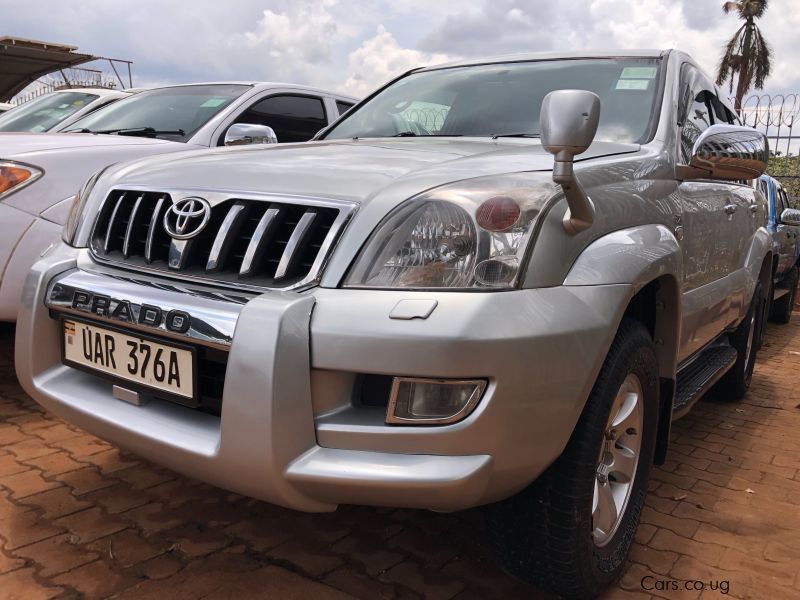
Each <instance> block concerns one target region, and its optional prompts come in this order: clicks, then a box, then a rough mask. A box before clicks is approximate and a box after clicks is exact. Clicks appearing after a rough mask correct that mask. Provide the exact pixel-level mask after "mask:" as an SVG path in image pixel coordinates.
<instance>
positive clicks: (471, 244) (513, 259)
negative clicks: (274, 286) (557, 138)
mask: <svg viewBox="0 0 800 600" xmlns="http://www.w3.org/2000/svg"><path fill="white" fill-rule="evenodd" d="M555 192H556V189H555V186H554V184H553V183H552V182H551V181H550V180H549V179H545V178H544V177H542V176H541V175H540V174H536V173H520V174H517V175H507V176H503V177H487V178H480V179H475V180H471V181H466V182H459V183H457V184H451V185H447V186H444V187H440V188H436V189H434V190H431V191H429V192H425V193H423V194H421V195H420V196H416V197H414V198H411V199H410V200H407V201H406V202H404V203H403V204H401V205H400V206H398V207H397V208H396V209H395V210H394V211H393V212H392V213H390V214H389V216H388V217H387V218H386V219H384V220H383V222H382V223H381V224H380V225H378V227H377V228H376V230H375V231H374V232H373V233H372V235H371V236H370V238H369V240H368V241H367V243H366V245H365V246H364V248H363V249H362V250H361V252H360V253H359V256H358V258H357V259H356V261H355V264H354V266H353V268H352V269H351V270H350V273H349V274H348V276H347V278H346V280H345V284H344V285H345V287H361V288H411V289H434V288H447V289H508V288H513V287H514V286H515V285H516V284H517V282H518V279H519V274H520V270H521V268H522V265H523V264H524V262H525V252H526V249H527V245H528V240H529V239H530V237H531V235H532V234H533V228H534V225H535V224H536V220H537V218H538V216H539V214H540V213H541V210H542V208H543V207H544V205H545V203H546V201H547V199H548V198H550V197H551V196H552V195H553V194H554V193H555Z"/></svg>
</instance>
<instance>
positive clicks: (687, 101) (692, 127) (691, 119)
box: [680, 65, 724, 164]
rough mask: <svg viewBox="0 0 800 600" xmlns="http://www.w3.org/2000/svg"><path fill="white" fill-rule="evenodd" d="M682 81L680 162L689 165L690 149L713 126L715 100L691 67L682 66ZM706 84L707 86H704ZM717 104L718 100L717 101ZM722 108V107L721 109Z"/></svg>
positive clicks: (697, 73) (700, 76)
mask: <svg viewBox="0 0 800 600" xmlns="http://www.w3.org/2000/svg"><path fill="white" fill-rule="evenodd" d="M681 81H682V88H681V89H682V90H683V93H682V100H683V106H682V109H681V116H682V119H681V123H680V126H681V161H682V162H683V164H689V161H690V159H691V157H692V148H693V147H694V143H695V142H696V141H697V138H698V137H700V134H701V133H703V131H705V130H706V129H708V128H709V127H711V126H712V125H713V124H714V110H713V108H712V98H713V99H714V100H716V96H715V95H714V92H712V91H710V90H711V89H713V88H712V87H711V85H710V82H706V81H705V78H704V77H703V76H702V75H701V74H700V73H699V72H698V71H697V70H696V69H695V68H694V67H692V66H691V65H684V69H683V76H682V77H681ZM706 83H708V84H707V85H704V84H706ZM717 102H719V100H717ZM723 108H724V107H723Z"/></svg>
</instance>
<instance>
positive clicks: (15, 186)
mask: <svg viewBox="0 0 800 600" xmlns="http://www.w3.org/2000/svg"><path fill="white" fill-rule="evenodd" d="M43 174H44V171H42V170H41V169H39V168H37V167H34V166H33V165H26V164H24V163H18V162H7V161H4V162H0V198H5V197H6V196H8V195H9V194H13V193H14V192H16V191H18V190H20V189H22V188H24V187H25V186H26V185H30V184H31V183H33V182H34V181H36V180H37V179H39V177H41V176H42V175H43Z"/></svg>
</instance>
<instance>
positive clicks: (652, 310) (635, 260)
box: [564, 224, 683, 380]
mask: <svg viewBox="0 0 800 600" xmlns="http://www.w3.org/2000/svg"><path fill="white" fill-rule="evenodd" d="M682 277H683V253H682V251H681V248H680V245H679V244H678V240H677V239H675V236H674V235H673V234H672V232H671V231H670V230H669V229H668V228H667V227H665V226H663V225H654V224H652V225H639V226H636V227H630V228H628V229H620V230H618V231H614V232H612V233H609V234H606V235H604V236H602V237H600V238H598V239H597V240H595V241H594V242H592V243H591V244H590V245H589V246H587V247H586V248H585V249H584V250H583V252H582V253H581V254H580V256H578V258H577V260H576V261H575V263H574V264H573V265H572V268H571V269H570V271H569V273H567V277H566V279H565V280H564V285H572V286H582V285H606V284H612V283H614V284H620V283H622V284H629V285H631V286H632V289H633V295H634V300H632V302H636V301H638V302H639V305H638V306H637V309H638V310H639V311H640V312H641V313H642V314H644V315H650V317H651V318H649V319H646V320H648V321H649V322H648V323H647V324H648V325H649V326H651V328H652V329H651V333H652V335H653V338H654V341H655V343H656V352H657V354H658V362H659V371H660V375H661V377H662V378H664V379H673V380H674V378H675V371H676V368H677V356H678V343H679V340H680V328H681V283H680V282H681V281H682ZM648 286H649V287H648ZM646 287H647V290H645V293H643V294H641V296H640V297H639V298H638V299H637V298H636V294H639V292H641V291H643V290H644V289H645V288H646Z"/></svg>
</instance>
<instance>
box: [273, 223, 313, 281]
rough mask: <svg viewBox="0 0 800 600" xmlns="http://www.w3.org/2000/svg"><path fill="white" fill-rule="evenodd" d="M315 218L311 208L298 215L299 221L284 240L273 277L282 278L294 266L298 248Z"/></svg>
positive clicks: (300, 246)
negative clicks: (286, 240) (285, 240)
mask: <svg viewBox="0 0 800 600" xmlns="http://www.w3.org/2000/svg"><path fill="white" fill-rule="evenodd" d="M316 218H317V213H316V212H314V211H312V210H309V211H306V212H305V213H304V214H303V216H302V217H300V221H298V222H297V226H296V227H295V228H294V231H293V232H292V236H291V237H290V238H289V241H288V242H286V248H284V250H283V254H282V255H281V260H280V262H279V263H278V268H277V269H275V279H283V278H284V277H286V275H287V273H289V272H290V271H291V269H292V268H293V267H294V263H295V262H296V260H297V256H298V254H299V250H300V249H301V248H302V246H303V243H304V242H305V240H306V239H307V235H308V232H309V230H310V228H311V225H312V224H313V223H314V220H315V219H316Z"/></svg>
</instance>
